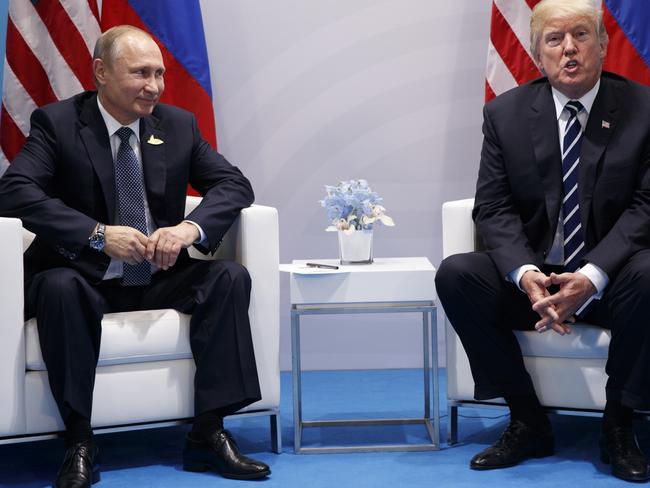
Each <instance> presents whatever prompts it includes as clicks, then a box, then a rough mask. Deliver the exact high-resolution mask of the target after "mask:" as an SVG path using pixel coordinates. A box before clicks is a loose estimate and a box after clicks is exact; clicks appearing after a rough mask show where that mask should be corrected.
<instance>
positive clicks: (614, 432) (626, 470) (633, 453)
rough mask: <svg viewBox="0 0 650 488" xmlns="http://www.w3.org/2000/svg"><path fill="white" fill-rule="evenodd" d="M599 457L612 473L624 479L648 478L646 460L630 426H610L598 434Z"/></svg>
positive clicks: (643, 479)
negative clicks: (609, 465) (609, 467)
mask: <svg viewBox="0 0 650 488" xmlns="http://www.w3.org/2000/svg"><path fill="white" fill-rule="evenodd" d="M600 459H601V460H602V461H603V462H604V463H606V464H610V463H611V465H612V474H613V475H614V476H616V477H617V478H621V479H622V480H626V481H648V480H650V467H649V466H648V460H647V459H646V457H645V456H644V455H643V453H642V452H641V450H640V449H639V444H638V443H637V441H636V436H635V435H634V430H632V427H611V428H609V429H607V430H604V431H603V433H602V435H601V436H600Z"/></svg>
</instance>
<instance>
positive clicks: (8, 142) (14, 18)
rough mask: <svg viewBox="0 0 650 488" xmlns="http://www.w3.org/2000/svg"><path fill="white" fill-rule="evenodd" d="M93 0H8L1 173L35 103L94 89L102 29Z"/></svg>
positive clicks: (24, 134)
mask: <svg viewBox="0 0 650 488" xmlns="http://www.w3.org/2000/svg"><path fill="white" fill-rule="evenodd" d="M98 15H99V14H98V10H97V4H96V0H38V1H36V2H32V1H31V0H10V4H9V18H8V20H7V44H6V46H7V47H6V54H5V63H4V77H3V88H2V109H1V113H0V175H1V174H2V173H3V172H4V171H5V169H6V168H7V166H8V164H9V162H10V161H12V160H13V158H14V157H15V156H16V154H17V153H18V151H20V148H21V147H22V146H23V144H24V142H25V139H26V138H27V135H28V134H29V117H30V115H31V113H32V112H33V111H34V109H35V108H36V107H40V106H42V105H45V104H47V103H51V102H55V101H57V100H62V99H64V98H68V97H71V96H73V95H75V94H76V93H79V92H81V91H83V90H87V89H92V88H93V86H94V85H93V80H92V68H91V66H92V62H91V61H92V51H93V48H94V45H95V41H96V40H97V38H98V37H99V35H100V33H101V30H100V27H99V19H98Z"/></svg>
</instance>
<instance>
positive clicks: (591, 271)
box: [577, 263, 609, 300]
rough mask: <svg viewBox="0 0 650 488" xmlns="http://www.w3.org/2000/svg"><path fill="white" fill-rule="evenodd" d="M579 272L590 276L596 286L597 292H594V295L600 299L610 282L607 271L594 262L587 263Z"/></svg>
mask: <svg viewBox="0 0 650 488" xmlns="http://www.w3.org/2000/svg"><path fill="white" fill-rule="evenodd" d="M577 272H578V273H580V274H583V275H585V276H586V277H587V278H589V281H591V282H592V283H593V285H594V286H595V287H596V293H594V295H593V297H594V298H595V299H596V300H600V299H601V298H602V296H603V292H604V291H605V288H606V287H607V285H608V284H609V277H608V276H607V273H605V272H604V271H603V270H602V269H600V268H599V267H598V266H596V265H595V264H594V263H587V264H585V265H584V266H583V267H582V268H580V269H579V270H578V271H577Z"/></svg>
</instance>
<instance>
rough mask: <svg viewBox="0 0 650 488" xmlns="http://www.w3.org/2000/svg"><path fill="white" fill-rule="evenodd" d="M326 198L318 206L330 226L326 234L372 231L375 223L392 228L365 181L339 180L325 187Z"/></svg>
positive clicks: (378, 201) (378, 199) (391, 223)
mask: <svg viewBox="0 0 650 488" xmlns="http://www.w3.org/2000/svg"><path fill="white" fill-rule="evenodd" d="M325 190H326V191H327V196H326V197H325V198H324V199H323V200H320V204H321V206H322V207H324V208H325V210H326V211H327V218H328V219H329V221H330V222H331V223H332V224H331V225H330V226H329V227H328V228H327V229H325V230H327V231H336V230H344V231H348V232H354V231H355V230H366V229H372V228H373V225H374V224H375V223H382V224H384V225H387V226H389V227H392V226H394V225H395V222H393V219H391V218H390V217H389V216H388V215H386V214H385V213H384V212H385V211H386V209H385V208H384V207H382V206H381V205H379V203H380V202H381V201H382V198H381V197H380V196H379V195H377V193H375V192H374V191H372V190H371V189H370V187H369V186H368V182H367V181H366V180H349V181H341V182H340V183H339V184H338V185H336V186H331V185H325Z"/></svg>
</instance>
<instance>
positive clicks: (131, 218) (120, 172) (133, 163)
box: [115, 127, 151, 286]
mask: <svg viewBox="0 0 650 488" xmlns="http://www.w3.org/2000/svg"><path fill="white" fill-rule="evenodd" d="M115 134H117V137H119V138H120V141H121V143H120V147H119V149H118V150H117V157H116V158H115V185H116V188H117V202H118V209H119V215H120V224H121V225H126V226H129V227H133V228H134V229H137V230H139V231H140V232H142V233H143V234H145V235H147V220H146V217H145V214H144V184H143V181H142V171H141V169H140V162H139V161H138V158H137V157H136V155H135V152H133V148H132V147H131V144H129V138H130V137H131V134H133V131H132V130H131V129H129V128H128V127H121V128H120V129H118V130H117V132H115ZM149 283H151V264H150V263H149V261H142V262H141V263H140V264H133V265H131V264H127V263H124V270H123V274H122V285H123V286H135V285H148V284H149Z"/></svg>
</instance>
